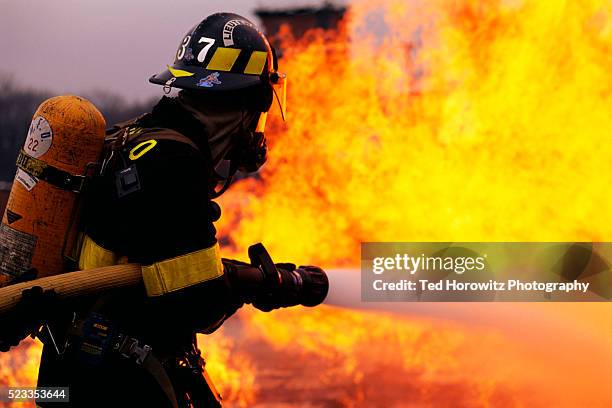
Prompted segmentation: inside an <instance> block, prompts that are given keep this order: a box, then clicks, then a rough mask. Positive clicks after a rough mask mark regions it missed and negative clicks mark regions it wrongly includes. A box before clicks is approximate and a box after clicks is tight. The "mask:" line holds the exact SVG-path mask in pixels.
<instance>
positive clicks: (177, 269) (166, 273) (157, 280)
mask: <svg viewBox="0 0 612 408" xmlns="http://www.w3.org/2000/svg"><path fill="white" fill-rule="evenodd" d="M222 275H223V264H222V263H221V254H220V251H219V244H215V245H213V246H212V247H210V248H206V249H202V250H199V251H195V252H190V253H188V254H185V255H181V256H177V257H175V258H170V259H166V260H164V261H161V262H156V263H154V264H152V265H148V266H143V267H142V278H143V281H144V285H145V289H146V291H147V295H148V296H150V297H152V296H160V295H164V294H166V293H169V292H173V291H176V290H179V289H182V288H186V287H188V286H192V285H195V284H198V283H201V282H205V281H208V280H211V279H214V278H218V277H219V276H222Z"/></svg>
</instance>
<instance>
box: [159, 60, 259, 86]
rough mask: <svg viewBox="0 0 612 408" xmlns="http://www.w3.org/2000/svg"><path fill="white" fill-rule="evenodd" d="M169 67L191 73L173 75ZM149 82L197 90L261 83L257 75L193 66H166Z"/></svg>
mask: <svg viewBox="0 0 612 408" xmlns="http://www.w3.org/2000/svg"><path fill="white" fill-rule="evenodd" d="M170 69H173V70H177V69H178V70H182V71H183V72H188V73H189V74H192V75H189V76H187V75H186V74H184V73H181V74H180V75H174V74H173V73H172V72H171V71H170ZM175 72H176V71H175ZM183 75H185V76H183ZM173 78H174V80H173ZM207 79H211V80H207ZM169 81H171V82H169ZM149 82H151V83H153V84H157V85H167V86H170V87H172V88H180V89H194V90H198V91H233V90H237V89H242V88H247V87H249V86H253V85H257V84H259V83H261V78H260V77H259V76H257V75H245V74H237V73H233V72H225V71H211V70H208V69H204V68H197V67H194V66H181V67H179V66H176V67H172V68H170V67H168V69H165V70H164V71H162V72H160V73H159V74H157V75H153V76H152V77H151V78H149Z"/></svg>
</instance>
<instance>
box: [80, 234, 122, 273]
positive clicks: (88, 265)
mask: <svg viewBox="0 0 612 408" xmlns="http://www.w3.org/2000/svg"><path fill="white" fill-rule="evenodd" d="M118 260H119V256H118V255H117V254H115V253H114V252H113V251H110V250H108V249H105V248H102V247H101V246H100V245H98V244H96V243H95V241H94V240H93V239H91V238H90V237H89V235H85V238H84V239H83V245H82V246H81V255H80V256H79V269H80V270H85V269H95V268H102V267H103V266H112V265H117V264H118V263H119V262H118Z"/></svg>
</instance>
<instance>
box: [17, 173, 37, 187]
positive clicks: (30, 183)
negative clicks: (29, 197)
mask: <svg viewBox="0 0 612 408" xmlns="http://www.w3.org/2000/svg"><path fill="white" fill-rule="evenodd" d="M15 180H17V181H18V182H19V183H21V185H22V186H24V187H25V189H26V190H28V191H32V189H33V188H34V187H35V186H36V183H38V180H37V179H36V177H34V176H30V175H29V174H28V173H26V172H25V171H23V170H21V169H17V174H15Z"/></svg>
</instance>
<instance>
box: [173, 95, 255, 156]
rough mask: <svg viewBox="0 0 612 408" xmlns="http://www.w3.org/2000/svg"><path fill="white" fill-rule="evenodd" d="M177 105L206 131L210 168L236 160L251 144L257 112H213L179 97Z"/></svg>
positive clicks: (200, 104) (195, 101)
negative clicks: (225, 161)
mask: <svg viewBox="0 0 612 408" xmlns="http://www.w3.org/2000/svg"><path fill="white" fill-rule="evenodd" d="M178 101H179V103H180V104H181V106H182V107H183V108H184V109H185V110H187V111H188V112H190V113H191V114H192V115H193V117H194V118H195V119H196V120H198V121H199V122H200V123H202V124H204V126H205V127H206V130H207V135H206V137H207V139H208V145H209V147H210V152H211V156H212V161H213V167H217V165H219V163H220V162H221V160H223V159H226V158H227V159H231V158H233V157H236V158H237V156H240V154H239V153H238V150H240V149H241V148H245V147H246V146H249V145H251V144H252V143H251V142H252V139H253V131H254V130H255V127H256V125H257V121H258V119H259V116H260V113H259V112H249V111H242V110H221V109H215V108H214V107H211V106H210V103H203V102H202V101H198V100H197V99H196V98H193V97H190V96H189V95H185V94H182V93H181V94H179V97H178Z"/></svg>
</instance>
